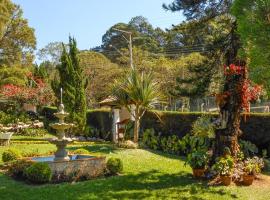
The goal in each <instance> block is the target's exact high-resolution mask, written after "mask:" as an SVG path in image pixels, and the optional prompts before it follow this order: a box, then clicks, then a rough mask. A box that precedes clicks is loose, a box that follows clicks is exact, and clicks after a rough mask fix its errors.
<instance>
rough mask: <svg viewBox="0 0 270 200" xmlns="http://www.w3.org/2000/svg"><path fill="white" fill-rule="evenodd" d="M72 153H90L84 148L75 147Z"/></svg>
mask: <svg viewBox="0 0 270 200" xmlns="http://www.w3.org/2000/svg"><path fill="white" fill-rule="evenodd" d="M73 154H90V152H89V151H88V150H86V149H76V150H75V151H73Z"/></svg>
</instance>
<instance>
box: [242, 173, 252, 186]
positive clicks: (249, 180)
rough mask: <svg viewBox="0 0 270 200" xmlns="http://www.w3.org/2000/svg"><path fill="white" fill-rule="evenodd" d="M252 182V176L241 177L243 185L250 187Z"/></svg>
mask: <svg viewBox="0 0 270 200" xmlns="http://www.w3.org/2000/svg"><path fill="white" fill-rule="evenodd" d="M253 181H254V175H247V174H244V175H243V185H247V186H248V185H251V184H252V183H253Z"/></svg>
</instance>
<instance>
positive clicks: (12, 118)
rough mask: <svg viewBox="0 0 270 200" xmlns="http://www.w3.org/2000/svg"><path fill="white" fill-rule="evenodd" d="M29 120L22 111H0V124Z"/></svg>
mask: <svg viewBox="0 0 270 200" xmlns="http://www.w3.org/2000/svg"><path fill="white" fill-rule="evenodd" d="M29 121H31V120H30V118H29V117H28V115H27V114H26V113H24V112H17V113H15V112H8V113H6V112H3V111H0V124H3V125H7V124H12V123H17V122H24V123H26V122H29Z"/></svg>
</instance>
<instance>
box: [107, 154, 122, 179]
mask: <svg viewBox="0 0 270 200" xmlns="http://www.w3.org/2000/svg"><path fill="white" fill-rule="evenodd" d="M107 169H108V171H109V173H110V174H112V175H115V174H118V173H121V172H122V171H123V162H122V160H121V159H120V158H109V160H108V161H107Z"/></svg>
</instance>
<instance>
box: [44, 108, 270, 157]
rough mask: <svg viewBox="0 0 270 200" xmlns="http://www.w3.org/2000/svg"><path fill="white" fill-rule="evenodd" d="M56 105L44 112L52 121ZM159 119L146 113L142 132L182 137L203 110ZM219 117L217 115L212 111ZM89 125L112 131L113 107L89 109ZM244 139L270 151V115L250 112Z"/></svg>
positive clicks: (243, 127) (165, 114)
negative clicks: (149, 131)
mask: <svg viewBox="0 0 270 200" xmlns="http://www.w3.org/2000/svg"><path fill="white" fill-rule="evenodd" d="M56 110H57V109H56V108H53V107H45V108H44V109H43V111H42V113H43V115H44V116H45V117H46V118H50V120H55V117H54V116H53V113H54V112H56ZM157 113H158V114H159V118H160V119H161V120H160V119H159V118H158V117H157V116H156V114H154V113H153V112H146V114H145V115H144V116H143V118H142V120H141V132H143V131H144V130H146V129H149V128H153V129H154V130H155V132H157V133H160V135H162V136H169V135H177V136H178V137H180V138H182V137H183V136H185V135H186V134H187V133H189V132H190V130H191V126H192V123H193V122H194V121H195V120H196V119H197V118H198V117H199V116H201V115H202V114H203V113H199V112H197V113H195V112H194V113H182V112H167V111H162V112H157ZM211 115H213V116H217V114H211ZM87 124H88V125H89V126H91V127H93V128H96V129H99V130H101V131H103V132H110V131H111V129H112V114H111V112H110V111H109V110H100V109H99V110H90V111H88V112H87ZM241 130H242V131H243V134H242V136H241V139H243V140H248V141H250V142H252V143H254V144H256V145H257V146H258V147H259V148H260V149H268V152H270V114H264V113H263V114H253V113H251V114H249V115H248V116H247V118H246V121H245V120H244V119H242V120H241Z"/></svg>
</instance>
